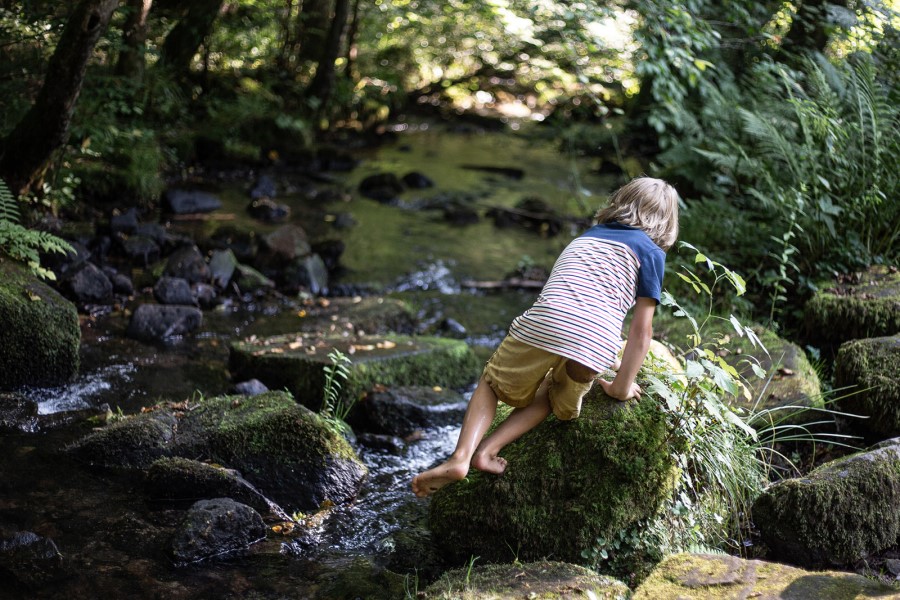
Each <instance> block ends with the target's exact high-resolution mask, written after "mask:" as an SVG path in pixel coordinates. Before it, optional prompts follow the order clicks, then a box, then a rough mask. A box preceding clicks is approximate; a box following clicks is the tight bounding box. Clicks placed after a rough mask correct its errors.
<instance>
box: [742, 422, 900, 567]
mask: <svg viewBox="0 0 900 600" xmlns="http://www.w3.org/2000/svg"><path fill="white" fill-rule="evenodd" d="M752 514H753V521H754V523H755V524H756V526H757V528H758V529H759V532H760V537H761V538H762V541H763V542H764V543H765V545H766V546H767V547H768V548H769V551H770V556H771V557H772V558H774V559H775V560H783V561H785V562H789V563H792V564H797V565H800V566H803V567H809V568H820V567H823V566H829V565H832V566H839V565H852V564H854V563H855V562H856V561H859V560H861V559H864V558H866V557H868V556H871V555H873V554H875V553H878V552H881V551H882V550H885V549H887V548H890V547H892V546H894V545H896V544H897V543H898V541H900V439H895V440H891V441H889V442H883V443H882V444H880V445H878V446H877V447H874V448H873V449H870V450H868V451H865V452H859V453H856V454H852V455H850V456H846V457H844V458H840V459H838V460H835V461H832V462H829V463H826V464H824V465H822V466H821V467H818V468H817V469H815V470H813V471H812V472H810V473H809V474H808V475H807V476H806V477H800V478H796V479H787V480H784V481H781V482H778V483H776V484H774V485H772V486H771V487H769V489H767V490H766V491H765V492H764V493H763V494H762V495H761V496H760V497H759V498H758V499H757V500H756V502H755V503H754V505H753V510H752Z"/></svg>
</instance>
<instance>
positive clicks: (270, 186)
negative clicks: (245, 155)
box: [250, 175, 278, 200]
mask: <svg viewBox="0 0 900 600" xmlns="http://www.w3.org/2000/svg"><path fill="white" fill-rule="evenodd" d="M277 195H278V185H277V184H276V183H275V180H274V179H273V178H272V176H271V175H260V176H259V178H258V179H257V180H256V183H254V184H253V188H252V189H251V190H250V197H251V198H253V199H254V200H256V199H258V198H274V197H275V196H277Z"/></svg>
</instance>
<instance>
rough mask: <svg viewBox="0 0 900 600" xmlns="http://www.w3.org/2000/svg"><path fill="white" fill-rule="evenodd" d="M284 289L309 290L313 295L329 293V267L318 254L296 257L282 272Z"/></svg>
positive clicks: (293, 290)
mask: <svg viewBox="0 0 900 600" xmlns="http://www.w3.org/2000/svg"><path fill="white" fill-rule="evenodd" d="M281 282H282V286H283V287H284V289H285V290H286V291H288V292H291V293H295V292H297V291H299V290H307V291H308V292H309V293H310V294H312V295H313V296H319V295H322V294H327V293H328V269H327V268H326V267H325V263H324V262H323V261H322V259H321V258H320V257H319V255H318V254H310V255H309V256H304V257H303V258H298V259H296V260H295V261H294V262H293V263H291V264H290V265H288V266H287V267H285V269H284V271H283V272H282V274H281Z"/></svg>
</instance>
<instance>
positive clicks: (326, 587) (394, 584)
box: [315, 557, 414, 600]
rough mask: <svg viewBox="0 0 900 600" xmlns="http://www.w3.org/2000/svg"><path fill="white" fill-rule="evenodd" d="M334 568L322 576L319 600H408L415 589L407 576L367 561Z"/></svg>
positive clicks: (362, 560)
mask: <svg viewBox="0 0 900 600" xmlns="http://www.w3.org/2000/svg"><path fill="white" fill-rule="evenodd" d="M333 566H334V567H335V568H334V570H329V571H327V572H326V573H324V574H323V575H321V576H320V577H319V580H320V581H321V584H320V587H319V590H318V592H317V593H316V594H315V597H316V598H321V599H323V600H324V599H330V598H365V599H366V600H397V599H398V598H407V597H408V596H407V593H406V592H407V591H408V590H409V591H411V590H412V589H413V587H414V585H411V584H410V581H409V578H408V577H404V576H403V575H398V574H397V573H392V572H391V571H388V570H386V569H382V568H378V567H377V566H376V565H374V564H373V563H372V562H371V561H370V560H368V559H365V558H361V557H358V558H354V559H351V560H349V561H348V562H346V563H343V564H336V565H333Z"/></svg>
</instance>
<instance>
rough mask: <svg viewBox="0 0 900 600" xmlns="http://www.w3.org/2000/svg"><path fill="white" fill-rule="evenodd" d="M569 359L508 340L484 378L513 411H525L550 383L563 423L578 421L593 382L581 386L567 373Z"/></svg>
mask: <svg viewBox="0 0 900 600" xmlns="http://www.w3.org/2000/svg"><path fill="white" fill-rule="evenodd" d="M567 360H568V359H567V358H564V357H562V356H559V355H558V354H553V353H552V352H547V351H546V350H541V349H540V348H535V347H534V346H530V345H528V344H526V343H524V342H520V341H519V340H517V339H515V338H512V337H510V336H506V338H504V340H503V342H502V343H501V344H500V347H499V348H497V350H496V352H494V354H493V356H491V358H490V359H489V360H488V362H487V365H485V367H484V372H483V373H482V377H483V378H484V380H485V381H486V382H487V384H488V385H490V386H491V389H492V390H493V391H494V393H495V394H496V395H497V398H498V399H499V400H500V401H501V402H503V403H505V404H508V405H510V406H512V407H513V408H523V407H525V406H528V405H529V404H531V403H532V402H533V401H534V395H535V393H536V392H537V390H538V388H539V387H540V385H541V383H543V381H544V380H545V379H546V380H547V383H548V385H549V386H550V389H549V392H550V407H551V408H552V409H553V414H555V415H556V416H557V418H559V419H563V420H568V419H574V418H575V417H577V416H578V413H580V412H581V399H582V398H584V395H585V394H587V393H588V390H590V389H591V385H592V384H593V381H590V382H588V383H581V382H578V381H575V380H573V379H572V378H571V377H569V375H568V374H567V373H566V361H567Z"/></svg>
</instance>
